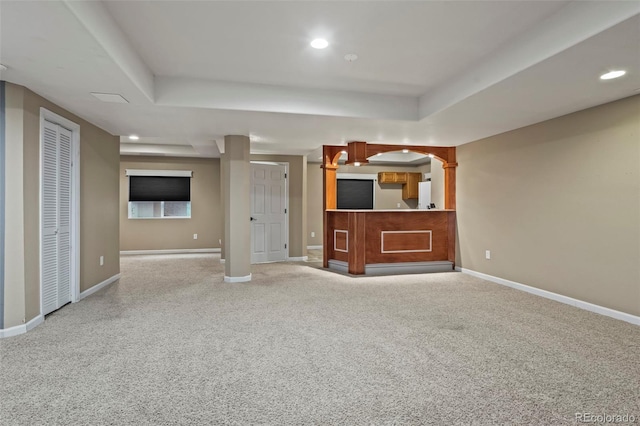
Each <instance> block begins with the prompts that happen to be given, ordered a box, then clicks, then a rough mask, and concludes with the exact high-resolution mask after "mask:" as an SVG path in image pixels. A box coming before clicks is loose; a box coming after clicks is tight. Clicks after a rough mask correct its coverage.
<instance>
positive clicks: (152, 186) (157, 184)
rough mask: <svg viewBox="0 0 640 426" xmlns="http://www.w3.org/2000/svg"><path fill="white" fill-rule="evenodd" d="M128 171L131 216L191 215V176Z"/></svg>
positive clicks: (179, 216) (181, 216) (166, 216)
mask: <svg viewBox="0 0 640 426" xmlns="http://www.w3.org/2000/svg"><path fill="white" fill-rule="evenodd" d="M134 172H135V171H134ZM127 174H128V175H129V218H130V219H151V218H190V217H191V177H187V176H147V175H144V176H136V175H134V174H133V173H130V171H127ZM190 174H191V173H190V172H189V175H190Z"/></svg>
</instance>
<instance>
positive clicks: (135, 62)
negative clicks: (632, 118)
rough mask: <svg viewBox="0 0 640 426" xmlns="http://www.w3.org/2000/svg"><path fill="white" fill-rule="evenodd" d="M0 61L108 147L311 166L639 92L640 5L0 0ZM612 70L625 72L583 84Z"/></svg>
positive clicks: (9, 76)
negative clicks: (368, 147) (363, 145)
mask: <svg viewBox="0 0 640 426" xmlns="http://www.w3.org/2000/svg"><path fill="white" fill-rule="evenodd" d="M316 37H324V38H326V39H327V40H329V42H330V43H331V44H330V46H329V47H328V48H327V49H325V50H315V49H312V48H311V47H310V46H309V42H310V40H311V39H313V38H316ZM347 53H355V54H357V55H358V57H359V59H358V60H357V61H355V62H347V61H345V60H344V59H343V56H344V55H345V54H347ZM0 63H2V64H4V65H6V66H7V68H8V69H7V70H6V71H1V72H0V77H1V78H2V79H3V80H7V81H10V82H14V83H17V84H22V85H24V86H26V87H29V88H30V89H32V90H34V91H35V92H36V93H39V94H41V95H42V96H44V97H46V98H48V99H50V100H52V101H53V102H55V103H57V104H59V105H61V106H63V107H65V108H67V109H68V110H70V111H72V112H74V113H76V114H77V115H80V116H81V117H83V118H85V119H87V120H88V121H91V122H93V123H95V124H96V125H98V126H100V127H102V128H104V129H105V130H107V131H109V132H110V133H112V134H115V135H121V136H123V138H121V139H122V142H123V143H122V149H121V150H122V153H123V154H124V153H127V154H152V155H175V156H205V157H216V156H218V155H219V154H220V148H223V144H222V143H221V141H222V140H223V136H224V135H226V134H244V135H248V136H250V137H251V141H252V143H251V149H252V152H255V153H278V154H286V153H288V154H302V155H306V154H310V155H309V160H310V161H315V160H316V159H317V157H318V154H319V149H320V147H321V145H323V144H340V143H345V142H348V141H351V140H365V141H368V142H382V143H392V144H399V145H401V144H404V143H409V144H415V145H440V146H449V145H460V144H464V143H467V142H470V141H473V140H477V139H480V138H483V137H487V136H491V135H493V134H497V133H501V132H504V131H507V130H511V129H514V128H518V127H522V126H525V125H529V124H533V123H536V122H539V121H542V120H545V119H549V118H553V117H557V116H559V115H563V114H567V113H571V112H574V111H578V110H580V109H584V108H588V107H591V106H595V105H599V104H602V103H605V102H609V101H612V100H615V99H620V98H623V97H626V96H631V95H634V94H638V93H640V91H639V89H640V2H638V1H633V2H624V1H617V2H610V1H600V2H598V1H594V2H582V1H572V2H568V1H555V2H547V1H511V2H504V1H470V2H457V1H441V2H438V1H428V2H427V1H425V2H416V1H387V2H340V1H326V2H311V1H304V2H279V1H261V2H250V1H233V2H217V1H211V2H207V1H179V2H170V1H166V2H157V1H151V2H149V1H128V2H127V1H118V2H115V1H113V2H98V1H69V2H65V1H44V2H23V1H16V2H13V1H0ZM613 68H623V69H626V70H627V75H626V76H624V77H623V78H621V79H618V80H613V81H608V82H603V81H600V80H599V79H598V76H599V75H600V74H602V73H603V72H605V71H607V70H609V69H613ZM91 92H102V93H117V94H120V95H122V96H123V97H124V98H126V99H127V100H128V101H129V104H108V103H103V102H101V101H99V100H97V99H96V98H94V97H93V96H91V94H90V93H91ZM132 133H135V134H138V135H140V136H141V139H140V140H138V141H129V140H128V138H126V135H129V134H132Z"/></svg>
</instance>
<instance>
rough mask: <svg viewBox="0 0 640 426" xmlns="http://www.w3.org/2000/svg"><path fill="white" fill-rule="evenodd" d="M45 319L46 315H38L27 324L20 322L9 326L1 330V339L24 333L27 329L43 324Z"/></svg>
mask: <svg viewBox="0 0 640 426" xmlns="http://www.w3.org/2000/svg"><path fill="white" fill-rule="evenodd" d="M43 321H44V316H43V315H38V316H37V317H35V318H33V319H32V320H30V321H29V322H28V323H26V324H20V325H16V326H14V327H9V328H5V329H3V330H0V339H3V338H5V337H13V336H17V335H19V334H24V333H26V332H27V331H29V330H32V329H34V328H36V327H37V326H38V325H40V324H42V322H43Z"/></svg>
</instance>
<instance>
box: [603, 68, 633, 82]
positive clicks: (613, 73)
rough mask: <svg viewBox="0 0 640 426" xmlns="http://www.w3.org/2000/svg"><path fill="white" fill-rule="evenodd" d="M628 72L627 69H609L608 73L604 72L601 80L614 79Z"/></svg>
mask: <svg viewBox="0 0 640 426" xmlns="http://www.w3.org/2000/svg"><path fill="white" fill-rule="evenodd" d="M626 73H627V72H626V71H625V70H615V71H609V72H608V73H605V74H602V75H601V76H600V80H612V79H614V78H618V77H622V76H623V75H625V74H626Z"/></svg>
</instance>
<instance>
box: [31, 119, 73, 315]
mask: <svg viewBox="0 0 640 426" xmlns="http://www.w3.org/2000/svg"><path fill="white" fill-rule="evenodd" d="M45 120H47V121H50V122H52V123H56V124H58V125H60V126H62V127H65V128H66V129H68V130H70V131H71V229H70V232H71V253H70V254H71V275H70V280H71V282H70V283H69V284H70V285H69V288H70V290H71V302H73V303H75V302H78V301H79V300H80V125H78V124H76V123H74V122H73V121H70V120H68V119H66V118H64V117H62V116H60V115H58V114H56V113H54V112H52V111H49V110H48V109H46V108H42V107H41V108H40V150H39V155H40V169H39V182H38V187H39V191H38V192H39V199H38V210H39V213H38V215H39V218H40V223H39V230H38V234H39V238H40V244H39V248H38V259H39V264H40V275H39V277H38V278H39V281H40V315H42V312H43V297H42V225H43V223H42V169H43V160H44V158H43V157H44V156H43V152H44V149H43V147H44V122H45Z"/></svg>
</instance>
